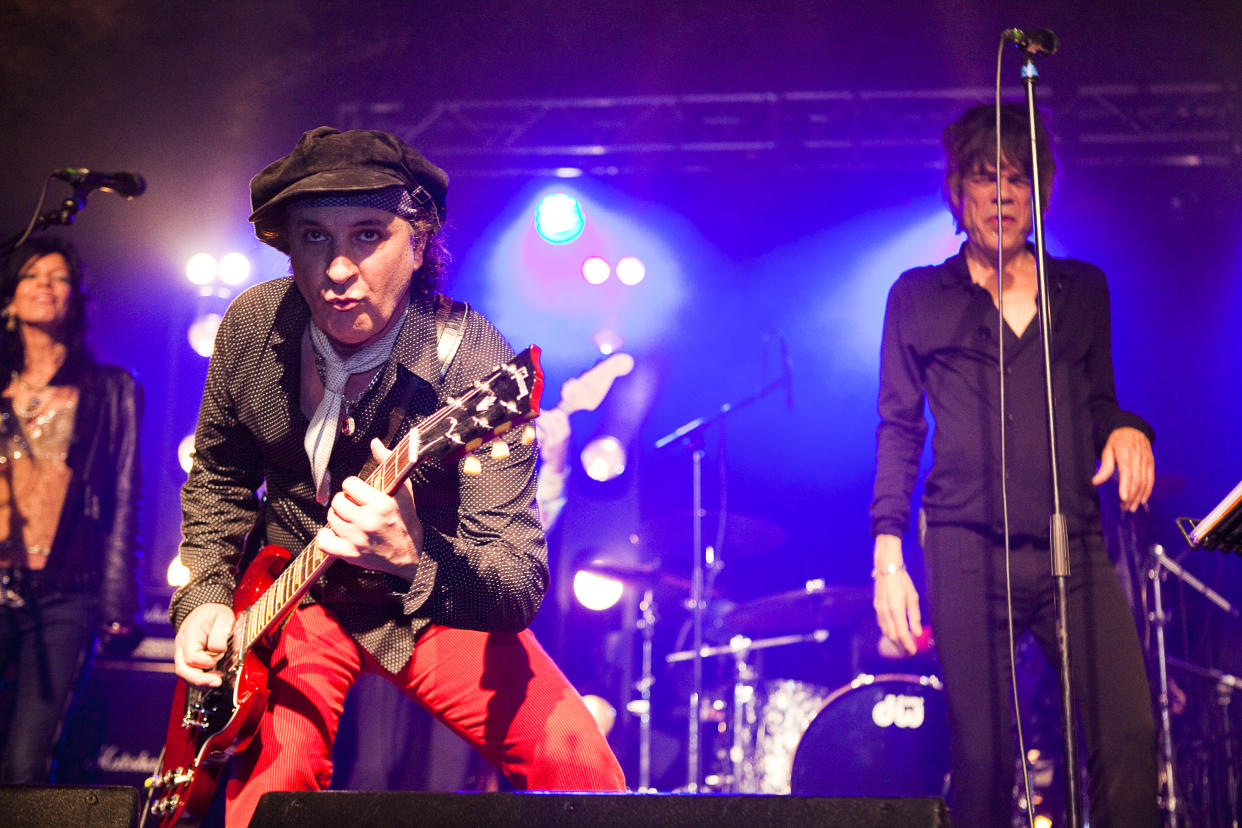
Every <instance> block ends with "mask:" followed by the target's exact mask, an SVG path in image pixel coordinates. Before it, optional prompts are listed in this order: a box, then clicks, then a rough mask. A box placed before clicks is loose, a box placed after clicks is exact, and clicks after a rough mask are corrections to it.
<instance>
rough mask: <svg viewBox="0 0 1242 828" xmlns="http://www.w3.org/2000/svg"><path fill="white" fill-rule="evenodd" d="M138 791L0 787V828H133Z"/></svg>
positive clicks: (127, 789)
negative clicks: (1, 826)
mask: <svg viewBox="0 0 1242 828" xmlns="http://www.w3.org/2000/svg"><path fill="white" fill-rule="evenodd" d="M138 801H139V797H138V789H137V788H129V787H123V786H120V785H108V786H99V787H91V788H77V787H71V786H68V785H48V786H36V785H12V786H0V825H3V826H4V828H62V826H67V825H72V826H74V827H75V828H133V826H134V825H136V824H137V823H138Z"/></svg>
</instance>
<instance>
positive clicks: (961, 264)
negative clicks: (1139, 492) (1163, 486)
mask: <svg viewBox="0 0 1242 828" xmlns="http://www.w3.org/2000/svg"><path fill="white" fill-rule="evenodd" d="M1047 278H1048V285H1049V293H1050V298H1051V304H1052V310H1051V313H1052V343H1053V348H1052V372H1053V400H1054V410H1055V412H1056V419H1057V439H1058V443H1059V446H1060V448H1059V464H1058V471H1059V474H1060V483H1061V508H1062V511H1063V512H1064V513H1065V516H1066V522H1067V524H1068V527H1069V531H1070V532H1071V533H1077V532H1082V531H1085V530H1087V529H1089V528H1091V527H1092V526H1094V525H1096V523H1097V521H1098V517H1099V496H1098V494H1097V492H1096V490H1095V487H1094V486H1092V484H1091V476H1092V475H1093V474H1094V473H1095V468H1096V462H1097V459H1098V456H1099V453H1100V451H1101V450H1102V449H1103V448H1104V444H1105V442H1107V440H1108V435H1109V434H1111V433H1112V432H1113V430H1115V429H1117V428H1119V427H1122V426H1132V427H1134V428H1138V429H1140V430H1141V431H1143V432H1144V433H1145V434H1146V435H1147V437H1148V439H1152V438H1153V436H1154V435H1153V432H1152V429H1151V426H1150V425H1148V424H1147V422H1146V421H1144V420H1143V419H1142V418H1141V417H1139V416H1137V415H1135V414H1132V413H1130V412H1128V411H1123V410H1121V408H1120V406H1119V405H1118V404H1117V398H1116V393H1115V391H1114V383H1113V361H1112V342H1111V331H1110V322H1109V301H1108V286H1107V284H1106V283H1105V280H1104V274H1103V273H1102V272H1101V271H1100V269H1099V268H1097V267H1095V266H1094V265H1090V264H1087V263H1086V262H1080V261H1076V260H1074V259H1053V258H1048V276H1047ZM996 331H997V310H996V305H995V304H994V303H993V301H992V297H991V296H990V295H989V294H988V292H987V291H986V290H984V289H983V288H982V287H980V286H979V285H976V284H975V283H974V282H972V281H971V279H970V272H969V270H968V268H967V265H966V258H965V255H964V253H963V252H959V253H958V254H957V255H956V256H953V257H952V258H950V259H947V260H946V261H945V262H944V263H942V264H940V265H936V266H931V267H921V268H916V269H914V270H909V271H906V272H905V273H903V274H902V275H901V277H900V278H899V279H898V280H897V282H896V283H895V284H894V285H893V287H892V290H890V291H889V296H888V307H887V310H886V312H885V316H884V336H883V340H882V345H881V350H880V399H879V411H880V426H879V428H878V430H877V433H876V443H877V445H876V474H875V491H874V499H873V500H872V504H871V531H872V533H873V534H875V535H879V534H889V535H897V536H898V537H901V536H902V535H904V534H905V531H906V529H907V527H908V526H909V522H910V495H911V492H912V491H913V489H914V484H915V480H916V478H917V476H918V465H919V457H920V455H921V454H922V451H923V442H924V438H925V436H926V433H927V420H926V419H925V417H924V400H926V401H927V404H928V406H929V407H930V409H931V415H932V418H933V420H934V422H935V431H934V433H933V436H932V468H931V472H930V473H929V474H928V477H927V482H926V486H925V492H924V496H923V508H924V510H925V511H926V515H927V521H928V523H929V524H932V525H934V524H937V523H952V524H958V525H968V526H974V527H977V528H979V529H981V530H983V531H988V532H996V533H999V532H1000V531H1001V528H1002V517H1003V512H1002V507H1001V486H1000V481H1001V477H1000V476H1001V451H1000V447H1001V426H1000V416H999V413H1000V378H999V371H998V368H997V365H998V362H997V341H996V336H997V334H996ZM1004 336H1005V396H1006V400H1005V415H1006V421H1005V430H1006V437H1005V439H1006V448H1007V458H1006V460H1007V466H1008V475H1009V486H1008V493H1009V526H1010V532H1011V533H1012V534H1015V535H1025V536H1030V537H1042V538H1046V537H1047V535H1048V518H1049V515H1050V514H1051V512H1052V472H1051V468H1050V464H1049V462H1048V458H1049V443H1048V417H1047V414H1046V403H1045V398H1044V383H1043V373H1044V371H1043V356H1042V349H1041V347H1040V341H1039V339H1040V337H1039V320H1038V318H1036V319H1033V320H1032V321H1031V323H1030V324H1029V325H1028V326H1027V328H1026V330H1025V331H1024V332H1023V334H1022V336H1021V337H1017V336H1015V335H1014V333H1013V331H1012V330H1011V329H1010V328H1009V326H1008V325H1006V326H1005V328H1004Z"/></svg>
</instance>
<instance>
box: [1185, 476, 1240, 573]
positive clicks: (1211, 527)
mask: <svg viewBox="0 0 1242 828" xmlns="http://www.w3.org/2000/svg"><path fill="white" fill-rule="evenodd" d="M1188 526H1189V527H1191V528H1190V531H1187V527H1188ZM1177 528H1178V529H1180V530H1181V532H1182V535H1183V536H1184V537H1185V538H1186V542H1187V543H1189V544H1190V545H1191V546H1202V547H1203V548H1204V549H1219V550H1220V551H1221V552H1235V553H1237V554H1240V555H1242V482H1239V483H1238V485H1236V486H1234V487H1233V491H1231V492H1230V493H1229V494H1227V495H1225V499H1224V500H1222V501H1221V502H1220V503H1217V504H1216V507H1215V508H1214V509H1212V511H1210V512H1208V514H1207V517H1205V518H1203V520H1191V519H1190V518H1178V519H1177Z"/></svg>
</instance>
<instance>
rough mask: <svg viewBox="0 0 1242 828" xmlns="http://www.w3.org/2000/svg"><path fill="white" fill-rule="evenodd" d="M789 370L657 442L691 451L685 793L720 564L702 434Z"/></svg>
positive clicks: (696, 777) (692, 780)
mask: <svg viewBox="0 0 1242 828" xmlns="http://www.w3.org/2000/svg"><path fill="white" fill-rule="evenodd" d="M789 380H790V376H789V370H788V367H787V368H786V370H785V372H784V373H782V374H781V376H779V377H777V378H776V379H775V380H773V381H771V382H769V383H768V384H767V385H764V386H762V387H761V388H759V389H758V390H756V391H755V392H754V393H752V394H750V395H749V396H747V397H744V398H742V399H741V400H738V401H737V402H736V403H725V404H724V405H722V406H720V409H719V410H718V411H716V412H715V413H714V414H709V415H704V416H702V417H697V418H695V419H693V420H691V421H690V422H688V423H686V424H685V425H683V426H681V427H680V428H677V429H675V430H673V431H672V432H670V433H668V434H666V435H664V436H663V437H661V438H660V439H658V440H656V442H655V447H656V448H657V449H661V448H664V447H665V446H667V445H670V444H671V443H675V442H677V443H680V444H681V445H682V446H684V447H685V448H687V449H689V450H690V485H691V516H690V520H691V543H692V545H693V549H692V550H691V557H690V560H691V570H690V601H689V605H690V613H691V619H692V621H693V625H694V635H693V642H692V648H691V649H692V652H693V653H694V656H693V666H692V674H691V685H690V710H689V717H688V719H689V720H688V722H687V728H688V730H687V734H686V735H687V739H686V792H687V793H698V791H699V787H700V784H701V779H702V775H701V772H700V753H701V751H700V748H699V740H700V736H701V733H700V731H701V715H702V711H701V710H700V709H699V705H700V704H701V703H702V697H703V657H704V652H703V618H704V615H705V614H706V610H707V603H706V601H705V599H704V595H703V574H704V571H705V570H706V569H707V568H709V567H712V566H716V567H719V565H720V563H719V561H706V560H705V559H706V556H707V549H706V547H704V545H703V455H704V454H705V451H704V449H703V432H704V431H705V430H706V429H707V427H708V426H710V425H712V424H713V423H715V422H717V421H723V420H724V418H725V417H727V416H728V415H729V414H730V413H731V412H733V411H737V410H738V409H740V408H745V407H747V406H749V405H750V404H751V403H754V402H757V401H758V400H761V399H763V398H764V397H766V396H767V395H768V394H769V393H771V392H772V391H774V390H775V389H777V388H780V387H782V386H785V385H787V384H788V383H789Z"/></svg>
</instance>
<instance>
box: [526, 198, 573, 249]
mask: <svg viewBox="0 0 1242 828" xmlns="http://www.w3.org/2000/svg"><path fill="white" fill-rule="evenodd" d="M585 226H586V222H585V221H584V220H583V218H582V207H581V206H580V205H579V204H578V199H576V198H574V197H573V196H571V195H566V194H565V193H553V194H552V195H549V196H544V198H543V200H541V201H540V202H539V206H537V207H536V208H535V230H537V231H538V232H539V235H540V236H541V237H543V239H544V240H545V241H548V242H550V243H552V244H565V243H566V242H571V241H573V240H574V239H576V238H578V236H580V235H581V234H582V228H583V227H585Z"/></svg>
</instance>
